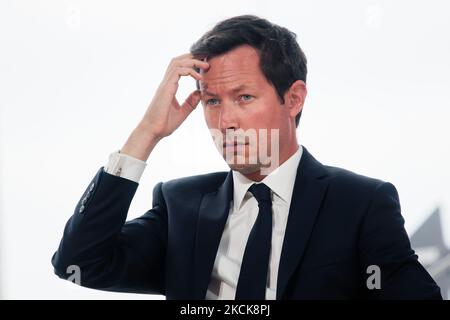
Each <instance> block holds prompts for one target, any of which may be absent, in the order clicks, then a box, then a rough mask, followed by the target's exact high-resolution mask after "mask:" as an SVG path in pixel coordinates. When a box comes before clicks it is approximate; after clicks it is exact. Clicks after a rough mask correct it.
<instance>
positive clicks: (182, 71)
mask: <svg viewBox="0 0 450 320" xmlns="http://www.w3.org/2000/svg"><path fill="white" fill-rule="evenodd" d="M177 74H178V76H188V75H190V76H191V77H192V78H194V79H195V80H202V79H203V76H202V75H201V74H200V73H198V72H197V71H195V70H194V69H192V68H179V69H178V70H177Z"/></svg>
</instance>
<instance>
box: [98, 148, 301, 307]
mask: <svg viewBox="0 0 450 320" xmlns="http://www.w3.org/2000/svg"><path fill="white" fill-rule="evenodd" d="M302 152H303V148H302V146H299V148H298V149H297V151H296V152H295V153H294V154H293V155H292V156H291V157H290V158H289V159H288V160H286V161H285V162H284V163H283V164H282V165H281V166H280V167H278V168H277V169H276V170H275V171H273V172H272V173H270V174H269V175H268V176H267V177H265V178H264V179H263V180H262V181H261V183H264V184H266V185H267V186H268V187H269V188H270V189H271V194H272V247H271V252H270V261H269V271H268V278H267V287H266V299H267V300H274V299H276V289H277V278H278V266H279V262H280V256H281V250H282V247H283V239H284V233H285V230H286V224H287V219H288V215H289V207H290V204H291V198H292V192H293V189H294V183H295V178H296V175H297V168H298V164H299V162H300V159H301V156H302ZM145 165H146V163H145V162H143V161H141V160H138V159H135V158H133V157H130V156H127V155H124V154H121V153H119V152H115V153H113V154H111V155H110V159H109V163H108V165H107V166H106V168H105V171H106V172H108V173H110V174H114V175H117V176H121V177H124V178H126V179H129V180H132V181H135V182H139V179H140V177H141V175H142V173H143V171H144V169H145ZM253 183H254V181H252V180H249V179H247V178H246V177H245V176H244V175H242V174H241V173H239V172H237V171H233V200H232V201H231V204H230V212H229V215H228V218H227V222H226V224H225V229H224V231H223V234H222V238H221V240H220V244H219V249H218V251H217V255H216V259H215V262H214V267H213V271H212V274H211V279H210V283H209V286H208V290H207V293H206V299H234V298H235V294H236V287H237V282H238V279H239V272H240V267H241V262H242V258H243V256H244V250H245V245H246V243H247V239H248V236H249V234H250V231H251V229H252V227H253V224H254V223H255V221H256V217H257V215H258V212H259V208H258V202H257V201H256V199H255V198H254V197H253V195H252V194H251V193H250V192H248V189H249V188H250V186H251V185H252V184H253Z"/></svg>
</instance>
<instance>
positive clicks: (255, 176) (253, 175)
mask: <svg viewBox="0 0 450 320" xmlns="http://www.w3.org/2000/svg"><path fill="white" fill-rule="evenodd" d="M298 148H299V146H298V144H297V141H295V143H294V144H291V145H290V146H289V148H287V149H286V150H285V151H284V152H280V157H279V161H278V166H276V167H272V166H270V169H267V168H265V169H266V170H265V171H264V174H261V168H259V169H258V170H257V171H255V172H250V173H243V172H242V174H243V175H244V176H245V177H246V178H247V179H250V180H252V181H255V182H260V181H262V180H263V179H264V178H265V177H267V176H268V175H269V174H270V173H272V172H273V171H275V170H276V169H277V168H278V167H280V166H281V165H282V164H283V163H284V162H286V160H288V159H289V158H290V157H292V155H293V154H294V153H295V152H297V150H298Z"/></svg>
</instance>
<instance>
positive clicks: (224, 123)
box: [219, 101, 239, 131]
mask: <svg viewBox="0 0 450 320" xmlns="http://www.w3.org/2000/svg"><path fill="white" fill-rule="evenodd" d="M236 108H237V107H236V105H235V104H234V103H233V102H232V101H227V102H223V103H222V108H221V109H220V116H219V128H220V130H222V131H225V130H227V129H232V130H237V129H239V122H238V118H237V110H236Z"/></svg>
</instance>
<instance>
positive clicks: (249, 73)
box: [200, 45, 267, 90]
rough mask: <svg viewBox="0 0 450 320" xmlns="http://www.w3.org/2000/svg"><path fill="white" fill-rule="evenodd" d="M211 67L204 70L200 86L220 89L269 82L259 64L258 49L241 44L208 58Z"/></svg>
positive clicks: (203, 88) (204, 88)
mask: <svg viewBox="0 0 450 320" xmlns="http://www.w3.org/2000/svg"><path fill="white" fill-rule="evenodd" d="M208 63H209V66H210V67H209V69H208V70H207V71H206V72H203V80H202V81H200V88H201V89H202V90H206V89H212V88H216V89H220V88H231V87H236V86H242V85H246V86H252V85H253V86H257V85H262V84H264V83H267V81H266V78H265V77H264V74H263V73H262V71H261V68H260V66H259V55H258V51H257V50H256V49H254V48H252V47H250V46H247V45H245V46H240V47H237V48H235V49H233V50H231V51H228V52H226V53H224V54H222V55H219V56H215V57H213V58H211V59H210V60H208Z"/></svg>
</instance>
